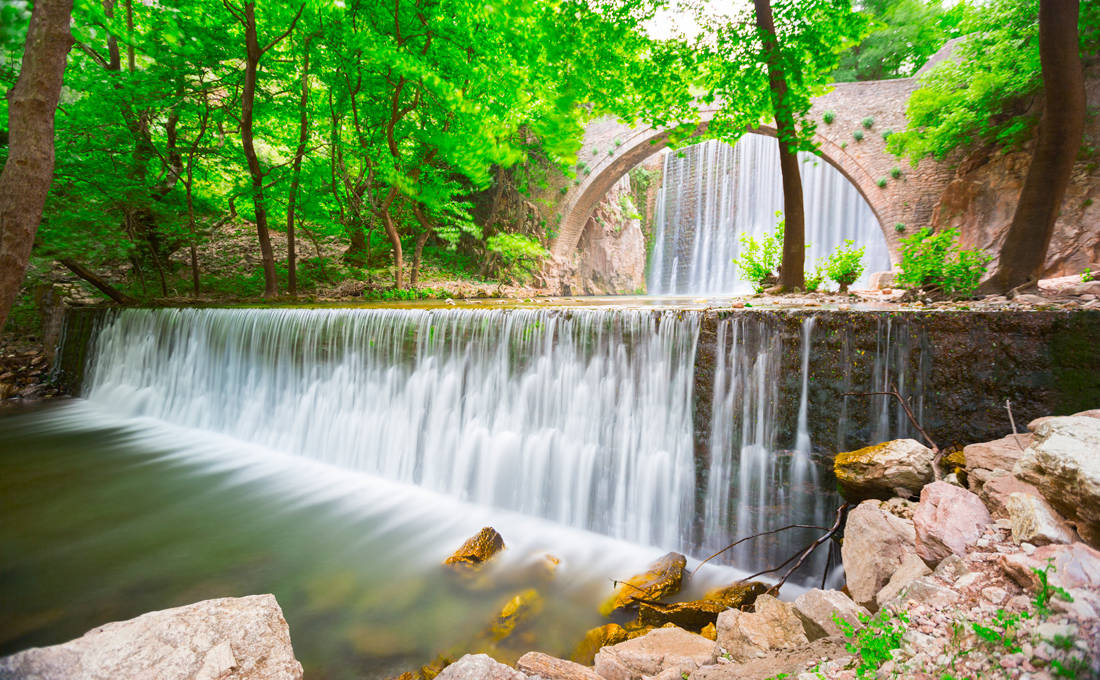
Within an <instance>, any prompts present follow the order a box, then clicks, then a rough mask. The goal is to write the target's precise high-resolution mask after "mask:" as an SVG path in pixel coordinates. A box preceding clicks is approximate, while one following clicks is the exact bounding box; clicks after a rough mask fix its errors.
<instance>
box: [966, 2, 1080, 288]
mask: <svg viewBox="0 0 1100 680" xmlns="http://www.w3.org/2000/svg"><path fill="white" fill-rule="evenodd" d="M1078 10H1079V3H1078V0H1041V2H1040V3H1039V58H1040V61H1041V63H1042V68H1043V90H1044V100H1045V104H1044V105H1043V116H1042V118H1041V119H1040V121H1039V130H1038V134H1037V136H1036V137H1037V138H1036V140H1035V149H1034V151H1033V152H1032V155H1031V165H1030V166H1029V167H1028V171H1027V177H1026V178H1025V179H1024V186H1023V188H1022V189H1021V190H1020V199H1019V202H1018V203H1017V204H1016V213H1015V214H1014V215H1013V216H1012V224H1010V225H1009V227H1008V233H1007V234H1006V235H1005V242H1004V246H1003V247H1002V248H1001V255H1000V259H999V260H998V262H997V270H996V271H995V272H994V273H993V276H991V277H990V278H989V280H988V281H986V282H985V284H984V285H983V286H982V291H983V292H988V293H994V292H997V293H1005V292H1008V291H1010V290H1012V289H1014V288H1019V287H1026V286H1034V285H1036V284H1037V283H1038V281H1039V276H1040V274H1041V273H1042V270H1043V264H1044V263H1045V262H1046V256H1047V248H1048V247H1049V246H1050V238H1051V236H1052V235H1053V234H1054V223H1055V221H1056V220H1057V219H1058V212H1059V211H1060V209H1061V207H1062V198H1063V197H1064V196H1065V194H1066V188H1067V187H1068V186H1069V180H1070V175H1071V174H1072V172H1073V163H1074V161H1075V160H1076V159H1077V151H1078V149H1080V147H1081V137H1082V134H1083V132H1084V128H1085V78H1084V73H1083V70H1082V68H1081V58H1080V55H1079V54H1078V42H1077V19H1078Z"/></svg>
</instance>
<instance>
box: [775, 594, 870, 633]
mask: <svg viewBox="0 0 1100 680" xmlns="http://www.w3.org/2000/svg"><path fill="white" fill-rule="evenodd" d="M794 613H795V614H796V615H797V616H798V618H800V619H802V625H803V626H804V627H805V629H806V636H807V637H809V638H810V639H811V640H817V639H818V638H823V637H827V636H830V635H840V634H841V632H842V631H841V630H840V626H838V625H836V621H835V620H833V617H834V616H838V617H840V618H841V619H842V620H844V621H845V622H847V623H848V624H850V625H851V626H852V627H853V628H855V629H856V630H858V629H860V628H862V627H863V623H862V622H861V621H860V620H859V617H860V615H863V616H870V615H871V612H869V611H867V609H866V608H865V607H861V606H859V605H858V604H856V603H855V602H853V601H852V598H850V597H848V596H847V595H845V594H844V593H842V592H840V591H839V590H821V589H819V588H813V589H812V590H807V591H806V592H804V593H802V594H801V595H799V596H798V597H796V598H795V600H794Z"/></svg>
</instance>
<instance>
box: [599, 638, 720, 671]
mask: <svg viewBox="0 0 1100 680" xmlns="http://www.w3.org/2000/svg"><path fill="white" fill-rule="evenodd" d="M714 654H715V649H714V642H712V641H711V640H708V639H706V638H705V637H703V636H702V635H696V634H695V633H689V632H687V631H686V630H682V629H680V628H658V629H656V630H653V631H650V632H649V633H647V634H646V635H643V636H641V637H638V638H635V639H633V640H627V641H626V642H620V643H619V644H617V645H613V646H611V647H604V648H603V649H601V650H600V651H599V652H598V653H597V654H596V659H595V664H596V672H597V673H599V674H600V675H601V676H603V677H604V678H605V679H606V680H637V679H638V678H642V677H643V676H654V675H657V674H659V673H662V672H668V671H670V672H671V673H673V674H675V675H676V676H681V675H682V674H684V673H691V672H693V671H694V670H695V669H696V668H699V667H700V666H703V665H705V664H708V663H712V662H713V661H714Z"/></svg>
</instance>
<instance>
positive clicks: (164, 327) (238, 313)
mask: <svg viewBox="0 0 1100 680" xmlns="http://www.w3.org/2000/svg"><path fill="white" fill-rule="evenodd" d="M708 318H709V319H710V320H709V321H708V320H707V319H708ZM780 321H781V319H780V317H778V316H776V315H772V314H768V313H749V314H741V315H737V316H733V317H727V318H722V319H717V320H715V319H713V318H710V317H707V316H706V314H705V313H704V312H702V311H694V310H685V309H678V310H668V309H631V308H612V309H607V308H604V309H592V308H581V307H578V308H554V309H508V310H503V309H501V310H492V311H488V310H471V309H445V308H444V309H396V308H388V309H354V310H353V309H310V310H306V309H253V310H216V309H186V310H175V309H159V310H125V311H122V312H118V313H108V314H105V315H104V316H103V317H102V318H101V319H100V322H99V328H98V330H97V332H96V333H95V335H94V340H93V343H92V349H91V351H90V352H89V361H88V366H87V374H86V378H85V381H84V390H83V398H82V399H79V400H75V401H73V402H70V403H68V404H64V405H62V406H52V407H49V408H40V409H37V410H32V411H30V412H27V413H21V414H17V415H14V416H13V415H5V416H3V419H2V420H0V454H2V455H0V466H2V472H3V474H2V476H0V485H2V486H3V495H2V498H3V503H4V522H3V523H2V524H0V573H3V574H4V578H3V579H0V601H3V602H4V606H5V612H6V616H5V617H4V621H3V623H2V624H0V653H8V652H12V651H16V650H18V649H22V648H25V647H27V646H31V645H42V644H52V643H56V642H61V641H63V640H65V639H68V638H71V637H74V636H77V635H79V634H80V633H82V632H83V631H85V630H87V629H89V628H91V627H93V626H95V625H99V624H101V623H104V622H106V621H109V620H117V619H123V618H129V617H132V616H135V615H137V614H140V613H142V612H144V611H148V610H151V609H161V608H165V607H169V606H176V605H180V604H185V603H189V602H193V601H196V600H200V599H204V598H209V597H222V596H232V595H243V594H249V593H256V592H274V593H275V594H276V596H277V598H278V599H279V601H280V603H281V604H282V606H283V607H284V610H285V612H286V616H287V619H288V621H289V622H290V625H291V633H292V637H293V640H294V644H295V650H296V652H297V653H298V655H299V657H300V658H301V659H302V660H303V662H304V663H305V664H306V667H307V673H308V674H309V675H310V676H311V677H325V678H343V677H386V676H389V675H394V674H397V673H399V672H401V671H403V670H407V669H408V668H411V667H414V666H417V665H419V664H422V663H426V662H428V661H430V660H431V659H432V658H434V657H435V656H436V655H438V654H440V653H443V652H448V651H453V650H456V649H463V648H469V647H471V646H477V647H486V646H487V643H486V642H485V640H484V630H485V628H486V626H487V624H488V622H489V621H490V620H492V618H493V616H494V615H495V613H496V612H498V611H499V610H500V608H501V606H502V604H503V603H504V602H505V601H507V600H508V599H510V598H511V597H512V596H514V595H515V594H516V593H517V592H519V591H521V590H523V589H525V588H528V587H536V588H537V589H538V590H539V592H540V593H541V594H542V600H543V602H544V603H545V604H544V608H543V611H542V612H541V613H540V614H539V616H538V617H537V619H536V621H535V626H536V627H535V628H534V629H533V631H532V633H533V635H534V637H530V636H527V635H518V636H516V639H515V640H512V643H513V644H514V645H515V647H508V646H507V645H504V646H492V645H489V646H490V647H491V648H492V649H494V650H495V653H497V654H498V656H500V657H501V658H505V659H507V658H514V656H515V655H516V654H519V653H522V652H523V651H527V650H528V649H532V648H534V649H541V650H543V651H547V652H550V653H554V654H558V655H565V656H568V655H569V653H570V652H571V650H572V647H573V645H575V644H576V642H577V641H578V640H579V639H580V637H581V635H582V634H583V632H584V631H585V630H586V629H588V628H590V627H593V626H596V625H600V624H601V623H602V622H601V620H600V619H599V617H598V615H597V614H596V606H597V605H598V603H599V602H600V601H601V600H602V599H603V598H604V597H606V595H607V594H608V593H609V590H610V588H609V583H610V582H611V580H613V579H621V578H623V577H624V576H628V575H630V574H632V573H635V572H636V571H638V570H639V569H640V568H641V567H642V566H644V565H645V564H647V563H648V562H649V561H650V560H652V559H653V558H654V557H655V556H657V555H659V554H660V553H662V552H664V551H667V550H680V551H683V552H686V553H688V554H690V555H694V556H695V557H696V558H699V557H702V556H704V554H709V552H711V551H714V550H717V549H719V548H721V547H723V546H724V545H726V544H727V543H729V542H730V541H731V540H732V539H734V538H737V537H741V536H744V535H747V534H749V533H754V532H759V531H770V530H773V529H776V528H778V527H779V526H783V525H785V524H790V523H803V524H816V525H821V524H827V523H829V522H830V521H831V516H830V515H831V510H832V508H835V507H836V503H835V502H834V499H833V498H832V497H831V496H830V494H829V493H828V491H827V489H828V488H829V486H830V485H831V483H830V482H829V480H828V479H827V478H826V477H824V476H823V475H824V474H825V472H826V471H825V469H826V468H827V467H828V465H827V455H826V458H825V459H823V458H822V451H820V450H816V449H819V448H820V447H815V445H814V442H813V441H812V439H813V437H812V436H811V433H812V431H813V427H812V426H813V422H814V421H813V418H812V414H813V413H814V410H815V399H816V397H815V396H814V394H815V392H814V390H815V389H816V387H817V386H818V383H819V381H820V377H816V378H815V377H814V376H820V375H821V374H822V373H823V372H828V371H827V366H828V365H831V364H830V363H829V362H830V361H831V358H830V356H829V355H828V352H825V351H823V350H822V348H821V347H819V346H818V345H817V341H816V339H815V337H816V336H815V323H816V319H815V317H814V316H806V317H805V318H803V320H802V321H801V332H800V333H796V334H794V336H793V338H794V339H793V342H796V343H799V345H798V346H797V347H793V348H790V349H793V350H794V351H795V352H796V354H795V356H797V357H798V360H797V361H796V362H793V363H792V361H791V360H790V359H787V360H785V359H784V356H785V354H784V350H785V348H784V344H785V342H786V343H787V344H789V343H790V342H792V339H791V338H792V335H791V334H790V333H788V334H787V335H784V333H783V326H782V324H781V322H780ZM704 323H708V324H710V326H708V328H711V329H713V340H708V341H707V342H713V343H714V344H713V353H712V356H713V380H711V381H710V382H705V381H704V382H700V381H699V377H700V376H701V375H705V374H707V370H706V369H707V367H706V366H700V364H699V362H700V357H699V352H698V350H699V346H700V342H701V341H702V335H703V334H702V327H703V325H704ZM708 332H710V331H708ZM877 335H878V341H877V345H876V346H877V347H878V351H876V352H875V354H874V370H873V371H872V372H873V376H872V378H873V384H872V385H867V384H866V383H863V382H859V381H858V380H856V379H855V377H853V376H846V377H845V380H846V381H849V382H851V383H852V386H853V387H856V384H855V383H857V382H859V386H860V387H863V388H866V387H868V386H880V385H889V384H894V383H898V382H901V385H900V387H901V389H902V390H904V391H905V392H906V393H912V392H914V390H917V391H918V392H919V389H920V387H921V385H920V381H919V380H918V379H913V378H911V377H908V376H909V374H910V371H909V370H908V368H907V367H908V365H909V363H910V354H911V352H912V351H913V349H914V348H916V347H917V346H918V345H919V341H920V338H919V335H918V334H916V331H915V330H914V329H911V328H909V327H908V326H907V325H906V324H905V323H902V322H901V321H897V320H892V319H889V318H888V317H887V318H884V319H881V320H880V322H879V324H878V326H877ZM785 338H786V340H785ZM74 342H75V340H74ZM847 342H848V338H847V336H845V343H847ZM844 347H845V348H847V347H848V345H847V344H845V345H844ZM845 351H847V350H845ZM708 361H710V360H708ZM845 361H846V360H845ZM846 365H847V364H846V363H845V366H846ZM792 373H793V374H797V380H796V381H795V383H794V384H796V385H797V391H796V392H795V393H794V394H796V395H797V402H796V400H795V399H794V398H787V397H785V396H784V393H783V392H782V389H781V388H782V385H783V384H784V380H785V377H786V376H787V375H788V374H792ZM845 384H846V385H847V384H848V383H847V382H846V383H845ZM846 389H847V388H846ZM703 401H709V403H710V411H709V413H710V416H709V417H710V421H709V422H696V419H697V418H698V417H699V416H698V413H697V411H696V408H697V405H698V404H699V403H700V402H703ZM846 401H847V400H845V402H846ZM787 402H789V403H790V406H786V405H785V404H786V403H787ZM794 403H798V414H797V418H791V419H790V420H791V421H792V422H793V423H794V427H793V429H791V430H789V431H785V430H784V426H782V425H781V422H783V421H784V418H785V416H784V414H785V413H787V412H789V411H791V410H792V407H793V405H794ZM853 408H855V407H854V406H853ZM873 408H874V409H875V411H874V414H875V416H874V418H873V419H872V420H873V423H872V424H871V425H867V427H873V428H874V429H875V430H876V431H882V432H886V433H887V434H893V433H896V432H898V431H900V430H899V428H900V427H902V426H904V423H900V424H899V421H898V420H897V412H896V405H891V404H889V403H884V404H881V403H877V402H876V403H875V405H874V407H873ZM840 427H841V428H845V427H847V425H846V424H845V423H841V424H840ZM849 437H850V433H847V432H841V433H838V434H837V439H838V441H844V440H846V439H848V438H849ZM485 525H492V526H494V527H496V528H497V529H498V530H499V531H500V532H501V533H502V535H503V536H504V538H505V542H506V543H507V545H508V549H507V550H506V551H505V554H504V557H503V558H502V559H501V560H499V563H498V564H497V565H496V567H495V568H494V569H493V570H492V572H491V573H490V574H489V575H488V577H487V578H485V579H482V580H479V581H478V582H476V583H469V582H463V581H461V580H457V579H455V578H453V577H451V576H450V575H449V574H448V573H447V572H446V571H444V570H443V569H442V568H441V567H440V566H439V563H440V561H441V560H442V559H443V558H444V557H445V556H446V555H447V554H448V553H449V552H450V551H451V550H453V549H454V548H455V547H457V546H458V545H459V544H460V543H461V542H462V541H463V540H464V539H465V538H466V537H467V536H470V535H472V534H473V533H475V532H476V531H477V530H478V529H479V528H480V527H482V526H485ZM814 535H815V533H814V532H813V531H800V532H784V533H780V534H776V535H771V536H770V537H768V538H766V539H765V540H758V541H754V542H751V543H747V544H743V545H742V546H739V548H738V549H737V550H735V551H732V552H731V553H729V554H726V555H724V556H723V557H722V558H720V559H719V560H716V561H715V563H712V564H711V565H708V566H707V567H705V568H704V569H703V570H702V571H701V572H700V573H699V575H697V576H696V577H695V578H693V579H692V580H691V582H690V586H689V591H688V592H687V593H686V596H688V597H690V596H692V595H693V594H694V595H697V594H701V592H702V591H703V590H705V589H706V588H707V587H708V586H713V585H718V584H724V583H728V582H730V581H732V580H734V579H736V578H738V577H740V576H741V575H744V574H745V573H747V572H749V571H756V570H759V569H763V568H764V567H766V566H771V565H774V564H776V563H777V559H776V558H778V557H783V558H785V557H787V556H789V555H790V553H791V551H792V550H794V549H796V548H797V547H799V546H801V545H804V544H805V543H806V542H807V539H808V538H811V537H813V536H814ZM547 555H553V556H554V557H555V558H557V559H559V560H560V566H559V567H558V569H557V573H556V575H555V576H554V577H552V578H550V579H547V578H545V571H546V570H545V568H544V567H545V564H546V560H547ZM824 559H825V552H824V551H822V552H821V554H820V555H819V556H818V557H817V558H816V559H815V560H813V561H811V565H812V569H811V572H812V575H811V576H810V577H809V578H820V574H821V571H822V570H821V567H822V566H823V565H822V561H823V560H824ZM719 563H720V564H719ZM800 582H802V583H806V584H807V585H808V583H807V579H806V578H802V579H800Z"/></svg>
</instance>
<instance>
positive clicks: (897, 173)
mask: <svg viewBox="0 0 1100 680" xmlns="http://www.w3.org/2000/svg"><path fill="white" fill-rule="evenodd" d="M890 176H891V177H893V178H894V179H900V178H901V168H899V167H898V166H896V165H895V166H894V167H892V168H890Z"/></svg>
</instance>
